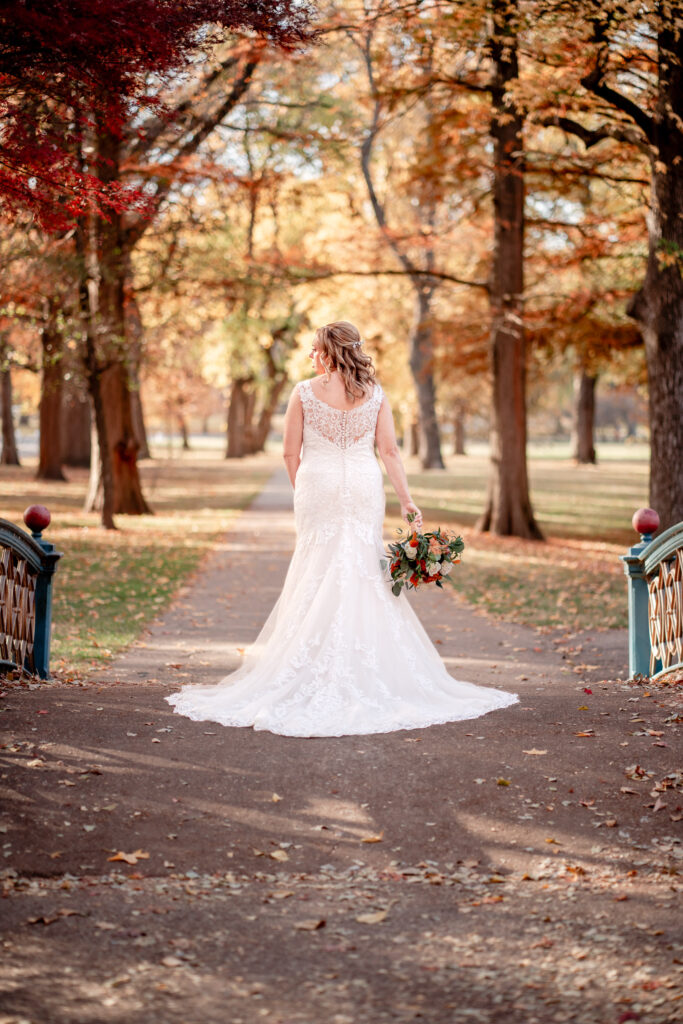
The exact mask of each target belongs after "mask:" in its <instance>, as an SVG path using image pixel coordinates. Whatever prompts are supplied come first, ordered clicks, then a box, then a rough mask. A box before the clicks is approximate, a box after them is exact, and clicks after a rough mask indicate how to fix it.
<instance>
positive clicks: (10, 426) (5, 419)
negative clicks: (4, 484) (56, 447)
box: [0, 335, 21, 466]
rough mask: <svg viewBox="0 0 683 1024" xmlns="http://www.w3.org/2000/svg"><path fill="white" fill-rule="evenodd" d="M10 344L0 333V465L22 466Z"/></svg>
mask: <svg viewBox="0 0 683 1024" xmlns="http://www.w3.org/2000/svg"><path fill="white" fill-rule="evenodd" d="M8 355H9V345H8V344H7V341H6V339H5V338H4V337H3V336H2V335H0V406H2V454H1V455H0V465H3V466H20V465H21V463H20V462H19V452H18V451H17V439H16V435H15V433H14V419H13V417H12V371H11V369H10V364H9V359H8Z"/></svg>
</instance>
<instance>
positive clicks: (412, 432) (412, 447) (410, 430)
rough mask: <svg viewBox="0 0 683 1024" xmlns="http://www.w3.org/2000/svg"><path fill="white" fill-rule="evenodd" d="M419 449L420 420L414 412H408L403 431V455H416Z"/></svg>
mask: <svg viewBox="0 0 683 1024" xmlns="http://www.w3.org/2000/svg"><path fill="white" fill-rule="evenodd" d="M419 450H420V421H419V419H418V417H417V416H416V415H415V414H414V413H410V414H409V415H408V417H407V418H406V421H405V428H404V431H403V452H404V454H405V455H417V453H418V452H419Z"/></svg>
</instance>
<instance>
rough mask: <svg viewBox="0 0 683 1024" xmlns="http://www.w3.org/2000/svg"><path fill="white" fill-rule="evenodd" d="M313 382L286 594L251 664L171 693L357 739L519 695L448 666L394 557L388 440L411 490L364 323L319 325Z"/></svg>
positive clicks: (452, 717) (289, 461) (213, 709)
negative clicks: (400, 582) (387, 532)
mask: <svg viewBox="0 0 683 1024" xmlns="http://www.w3.org/2000/svg"><path fill="white" fill-rule="evenodd" d="M311 358H312V360H313V367H314V370H315V373H316V375H317V376H316V377H315V379H314V380H306V381H302V382H301V383H299V384H297V385H296V387H295V388H294V390H293V392H292V396H291V398H290V401H289V405H288V408H287V413H286V416H285V427H284V459H285V463H286V465H287V471H288V473H289V478H290V480H291V483H292V487H293V488H294V515H295V522H296V530H297V542H296V548H295V551H294V555H293V556H292V560H291V562H290V565H289V569H288V572H287V577H286V579H285V582H284V586H283V588H282V593H281V594H280V597H279V598H278V600H277V603H276V604H275V607H274V608H273V610H272V612H271V613H270V615H269V617H268V619H267V621H266V623H265V625H264V626H263V629H262V630H261V632H260V634H259V636H258V638H257V639H256V641H255V643H254V644H253V645H252V647H251V648H249V650H248V651H247V653H246V656H245V659H244V662H243V664H242V666H241V667H240V668H239V669H238V670H237V671H236V672H234V673H232V675H229V676H226V677H225V678H224V679H222V680H221V681H220V682H219V683H217V684H215V685H209V686H207V685H201V686H199V685H195V686H192V685H190V686H184V687H183V688H182V689H181V690H180V691H179V692H178V693H174V694H171V695H170V696H168V697H166V700H167V701H168V702H169V703H170V704H172V705H174V707H175V710H176V711H177V712H179V713H180V714H182V715H186V716H187V717H188V718H191V719H193V720H194V721H211V722H219V723H220V724H222V725H231V726H253V727H254V729H268V730H270V731H271V732H274V733H280V734H281V735H284V736H347V735H354V734H366V733H380V732H392V731H393V730H396V729H416V728H421V727H424V726H428V725H435V724H437V723H441V722H454V721H458V720H460V719H465V718H477V717H478V716H479V715H484V714H486V713H487V712H488V711H492V710H494V709H495V708H502V707H506V706H507V705H509V704H514V703H515V702H516V701H517V699H518V698H517V696H516V695H515V694H512V693H506V692H505V691H502V690H494V689H492V688H489V687H479V686H475V685H474V684H473V683H465V682H460V681H458V680H456V679H454V678H453V677H452V676H451V675H449V673H448V672H447V671H446V669H445V667H444V665H443V662H442V661H441V659H440V657H439V655H438V652H437V650H436V648H435V647H434V646H433V644H432V642H431V640H430V639H429V637H428V636H427V633H426V632H425V630H424V629H423V627H422V625H421V623H420V621H419V619H418V618H417V615H416V614H415V612H414V611H413V609H412V607H411V605H410V602H409V599H408V597H407V596H406V594H405V593H401V595H400V597H395V596H394V595H393V594H392V593H391V586H390V584H389V583H388V582H387V579H386V577H385V575H384V572H383V571H382V568H381V566H380V559H381V558H382V557H383V556H384V546H383V543H382V523H383V519H384V487H383V482H382V473H381V470H380V468H379V464H378V462H377V459H376V458H375V453H374V448H375V445H377V449H378V451H379V455H380V458H381V459H382V462H383V463H384V466H385V468H386V471H387V474H388V476H389V479H390V481H391V483H392V486H393V487H394V490H395V491H396V494H397V496H398V498H399V500H400V502H401V515H402V516H403V517H404V518H406V517H407V516H408V514H409V513H413V515H414V516H415V523H416V525H417V526H418V527H419V526H420V525H421V523H422V516H421V513H420V510H419V509H418V508H417V506H416V505H415V504H414V502H413V501H412V499H411V497H410V492H409V489H408V481H407V479H406V475H405V471H404V469H403V464H402V462H401V457H400V455H399V450H398V447H397V444H396V436H395V433H394V423H393V419H392V414H391V409H390V407H389V403H388V401H387V398H386V396H385V395H384V393H383V391H382V389H381V387H380V385H379V384H378V383H377V382H376V380H375V371H374V369H373V366H372V360H371V359H370V357H369V356H368V355H367V353H365V352H364V351H363V348H362V341H361V338H360V334H359V333H358V330H357V329H356V328H355V327H354V326H353V324H350V323H348V322H347V321H345V320H342V321H338V322H336V323H331V324H327V325H326V326H325V327H320V328H319V329H318V330H317V331H316V334H315V340H314V342H313V349H312V351H311Z"/></svg>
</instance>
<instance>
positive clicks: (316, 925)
mask: <svg viewBox="0 0 683 1024" xmlns="http://www.w3.org/2000/svg"><path fill="white" fill-rule="evenodd" d="M294 927H295V928H296V930H297V931H299V932H317V931H319V930H320V929H321V928H324V927H325V918H317V917H313V918H309V919H308V920H306V921H297V923H296V924H295V925H294Z"/></svg>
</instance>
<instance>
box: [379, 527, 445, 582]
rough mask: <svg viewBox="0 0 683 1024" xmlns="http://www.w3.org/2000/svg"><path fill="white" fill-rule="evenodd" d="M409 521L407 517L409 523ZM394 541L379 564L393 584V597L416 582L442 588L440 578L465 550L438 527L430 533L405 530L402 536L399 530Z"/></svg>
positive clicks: (441, 579)
mask: <svg viewBox="0 0 683 1024" xmlns="http://www.w3.org/2000/svg"><path fill="white" fill-rule="evenodd" d="M413 518H414V516H412V515H410V516H408V523H409V524H410V523H412V521H413ZM398 538H399V539H398V540H397V541H396V542H395V543H394V544H390V545H389V551H388V557H387V558H386V559H382V560H381V563H380V564H381V566H382V569H383V570H384V571H385V572H388V574H389V576H390V577H391V579H392V581H393V584H392V587H391V592H392V593H393V594H395V595H396V597H398V595H399V594H400V593H401V590H402V588H403V587H407V588H408V590H412V589H415V588H416V587H417V586H418V585H419V584H420V583H436V585H437V587H442V586H443V580H444V577H445V576H448V575H450V573H451V572H452V570H453V566H454V564H455V563H456V562H459V561H460V554H461V552H462V551H463V550H464V548H465V542H464V541H463V539H462V537H456V536H454V535H452V534H449V533H446V532H445V531H444V530H442V529H441V528H438V529H436V530H434V531H433V532H430V533H418V532H417V531H416V530H408V531H406V533H405V534H404V532H403V530H399V531H398Z"/></svg>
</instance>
